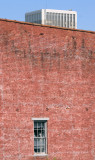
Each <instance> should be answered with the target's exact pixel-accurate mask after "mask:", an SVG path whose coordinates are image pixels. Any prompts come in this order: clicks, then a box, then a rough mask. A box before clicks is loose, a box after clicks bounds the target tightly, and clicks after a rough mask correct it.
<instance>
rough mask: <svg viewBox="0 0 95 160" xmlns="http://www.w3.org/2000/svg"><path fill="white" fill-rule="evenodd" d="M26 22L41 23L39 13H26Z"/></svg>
mask: <svg viewBox="0 0 95 160" xmlns="http://www.w3.org/2000/svg"><path fill="white" fill-rule="evenodd" d="M25 19H26V21H27V22H33V23H39V24H41V13H36V14H30V15H26V17H25Z"/></svg>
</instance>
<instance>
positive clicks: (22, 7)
mask: <svg viewBox="0 0 95 160" xmlns="http://www.w3.org/2000/svg"><path fill="white" fill-rule="evenodd" d="M39 9H57V10H69V9H72V10H73V11H77V28H78V29H83V30H90V31H95V0H0V18H4V19H11V20H17V21H25V13H26V12H31V11H34V10H39Z"/></svg>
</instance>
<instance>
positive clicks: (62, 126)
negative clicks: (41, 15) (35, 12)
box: [0, 19, 95, 160]
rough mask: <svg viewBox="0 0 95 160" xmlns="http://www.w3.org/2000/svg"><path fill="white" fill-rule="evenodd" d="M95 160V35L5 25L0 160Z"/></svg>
mask: <svg viewBox="0 0 95 160" xmlns="http://www.w3.org/2000/svg"><path fill="white" fill-rule="evenodd" d="M54 158H56V160H94V159H95V32H90V31H83V30H75V29H67V28H58V27H51V26H43V25H37V24H32V23H25V22H18V21H11V20H6V19H5V20H4V19H0V160H55V159H54Z"/></svg>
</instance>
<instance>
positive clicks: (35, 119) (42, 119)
mask: <svg viewBox="0 0 95 160" xmlns="http://www.w3.org/2000/svg"><path fill="white" fill-rule="evenodd" d="M32 120H33V121H48V120H49V118H32Z"/></svg>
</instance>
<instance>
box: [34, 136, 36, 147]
mask: <svg viewBox="0 0 95 160" xmlns="http://www.w3.org/2000/svg"><path fill="white" fill-rule="evenodd" d="M34 146H35V147H37V139H36V138H35V139H34Z"/></svg>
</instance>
